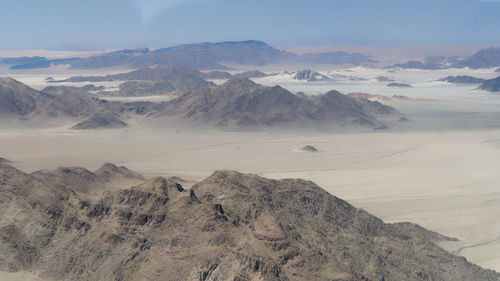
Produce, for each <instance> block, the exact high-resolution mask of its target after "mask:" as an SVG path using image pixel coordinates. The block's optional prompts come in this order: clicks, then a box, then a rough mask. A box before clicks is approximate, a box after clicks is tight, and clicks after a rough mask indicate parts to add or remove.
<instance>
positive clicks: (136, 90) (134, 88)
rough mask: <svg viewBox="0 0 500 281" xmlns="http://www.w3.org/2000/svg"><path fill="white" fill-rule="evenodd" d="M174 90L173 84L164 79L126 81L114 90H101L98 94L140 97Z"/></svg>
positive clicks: (163, 93)
mask: <svg viewBox="0 0 500 281" xmlns="http://www.w3.org/2000/svg"><path fill="white" fill-rule="evenodd" d="M173 91H175V88H174V86H172V85H171V84H170V83H168V82H165V81H127V82H123V83H121V84H120V85H119V90H118V91H115V92H101V93H99V95H100V96H120V97H141V96H157V95H165V94H169V93H171V92H173Z"/></svg>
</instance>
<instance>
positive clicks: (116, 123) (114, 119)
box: [71, 112, 127, 130]
mask: <svg viewBox="0 0 500 281" xmlns="http://www.w3.org/2000/svg"><path fill="white" fill-rule="evenodd" d="M123 127H127V123H125V122H123V121H122V120H120V118H119V117H118V116H117V115H116V114H113V113H110V112H98V113H95V114H93V115H92V116H90V117H89V118H88V119H86V120H83V121H81V122H79V123H77V124H76V125H74V126H73V127H71V129H76V130H89V129H115V128H123Z"/></svg>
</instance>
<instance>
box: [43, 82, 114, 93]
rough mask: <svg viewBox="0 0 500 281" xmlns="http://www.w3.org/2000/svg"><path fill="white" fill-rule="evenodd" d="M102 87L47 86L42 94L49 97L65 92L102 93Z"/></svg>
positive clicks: (91, 85) (89, 85)
mask: <svg viewBox="0 0 500 281" xmlns="http://www.w3.org/2000/svg"><path fill="white" fill-rule="evenodd" d="M103 90H104V86H96V85H93V84H88V85H85V86H81V87H76V86H66V85H64V86H48V87H45V88H43V90H42V92H44V93H46V94H49V95H60V94H62V93H65V92H82V93H85V92H88V91H103Z"/></svg>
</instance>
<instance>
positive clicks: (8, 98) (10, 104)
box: [0, 78, 52, 117]
mask: <svg viewBox="0 0 500 281" xmlns="http://www.w3.org/2000/svg"><path fill="white" fill-rule="evenodd" d="M51 99H52V96H51V95H49V94H46V93H42V92H39V91H36V90H34V89H32V88H30V87H28V86H26V85H25V84H23V83H21V82H19V81H17V80H14V79H12V78H0V117H20V116H26V115H28V114H30V113H33V112H35V111H36V110H38V109H40V108H41V107H42V106H43V105H45V104H46V103H48V102H49V101H50V100H51Z"/></svg>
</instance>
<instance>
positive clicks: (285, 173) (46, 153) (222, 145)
mask: <svg viewBox="0 0 500 281" xmlns="http://www.w3.org/2000/svg"><path fill="white" fill-rule="evenodd" d="M153 132H154V133H153ZM306 144H310V145H313V146H315V147H316V148H317V149H319V150H320V151H319V152H316V153H311V152H301V151H300V148H301V147H302V146H304V145H306ZM0 155H1V156H2V157H6V158H8V159H11V160H12V161H13V162H14V165H15V166H16V167H18V168H20V169H22V170H24V171H35V170H38V169H50V168H55V167H57V166H61V165H66V166H71V165H76V166H84V167H87V168H89V169H95V168H97V167H98V166H100V165H101V164H102V163H103V162H106V161H111V162H115V163H118V164H123V165H126V166H127V167H129V168H131V169H134V170H137V171H139V172H141V173H144V174H145V175H148V176H152V175H163V176H170V175H180V176H183V177H186V178H190V179H202V178H203V177H205V176H208V175H209V174H211V173H212V172H213V171H214V170H218V169H233V170H239V171H243V172H250V173H256V174H259V175H262V176H266V177H271V178H290V177H293V178H305V179H309V180H312V181H314V182H316V183H317V184H319V185H320V186H322V187H323V188H325V189H327V190H328V191H329V192H331V193H332V194H334V195H336V196H338V197H340V198H343V199H345V200H347V201H349V202H350V203H352V204H354V205H355V206H357V207H361V208H363V209H365V210H367V211H369V212H371V213H373V214H375V215H377V216H379V217H381V218H382V219H384V221H386V222H397V221H411V222H415V223H418V224H421V225H422V226H424V227H427V228H429V229H431V230H434V231H438V232H440V233H442V234H445V235H448V236H452V237H457V238H458V239H460V240H461V241H460V242H456V243H448V244H446V245H443V246H444V247H446V248H447V249H449V250H451V251H453V252H454V253H457V254H460V255H464V256H465V257H467V258H468V259H469V260H471V261H472V262H475V263H478V264H480V265H482V266H484V267H488V268H492V269H496V270H500V254H499V253H500V190H499V188H498V183H499V182H500V173H499V171H500V162H499V161H498V159H500V130H486V131H447V132H432V131H426V132H416V133H415V132H414V133H410V132H406V133H405V132H398V133H391V132H383V133H358V134H301V135H298V134H294V133H270V132H253V133H242V132H208V131H207V132H190V131H179V130H167V129H164V130H150V129H147V128H143V129H139V128H135V129H130V128H129V129H124V130H108V131H96V132H84V133H82V132H72V131H69V130H67V129H65V128H61V129H45V130H27V131H23V130H18V129H15V130H2V131H1V133H0Z"/></svg>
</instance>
